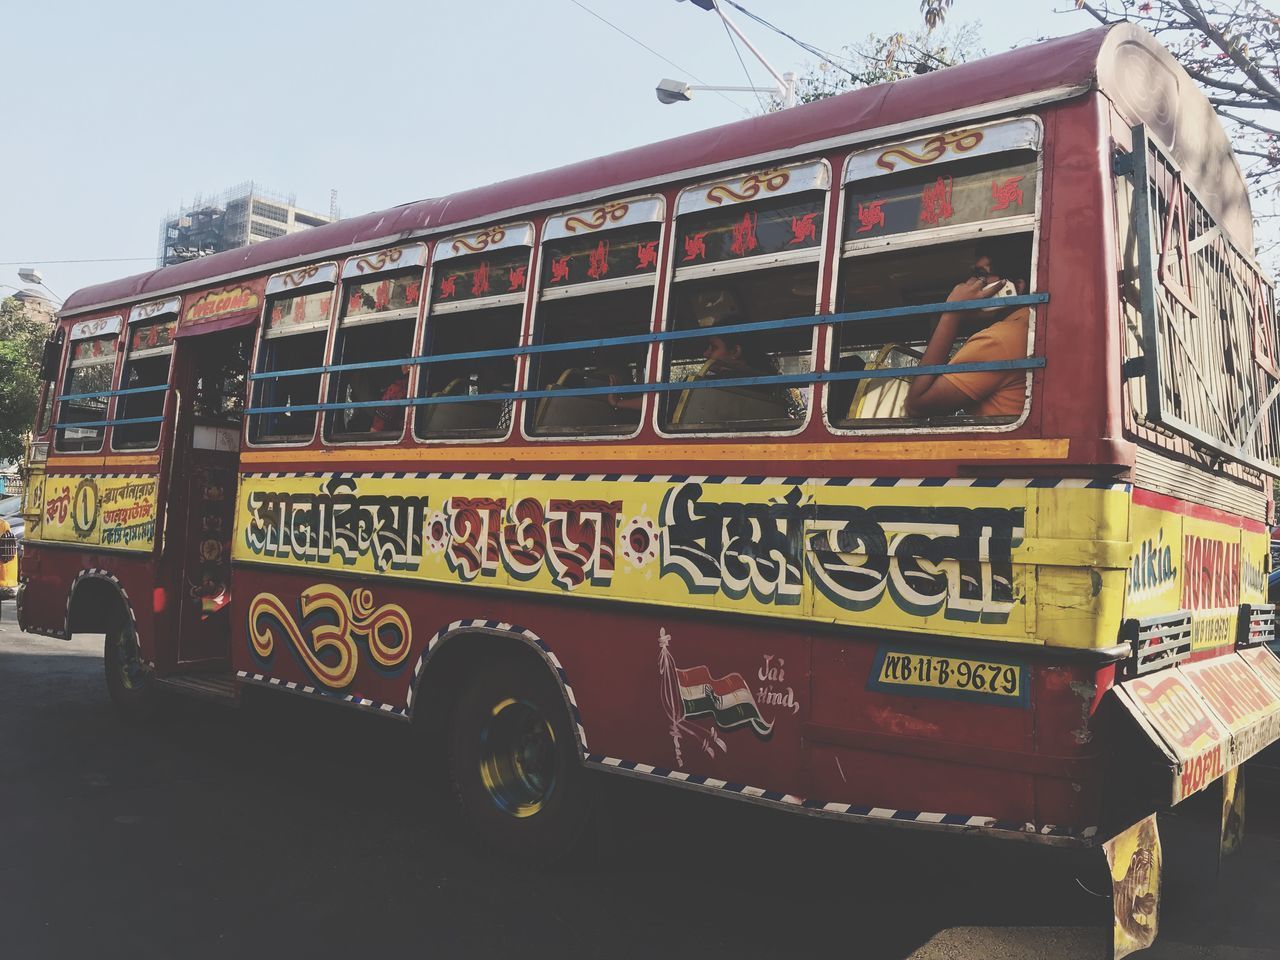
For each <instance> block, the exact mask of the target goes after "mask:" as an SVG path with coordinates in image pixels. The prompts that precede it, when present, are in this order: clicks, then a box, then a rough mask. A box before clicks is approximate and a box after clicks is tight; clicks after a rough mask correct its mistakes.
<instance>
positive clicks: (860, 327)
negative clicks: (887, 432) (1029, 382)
mask: <svg viewBox="0 0 1280 960" xmlns="http://www.w3.org/2000/svg"><path fill="white" fill-rule="evenodd" d="M1030 264H1031V235H1030V234H1011V235H1007V236H1004V237H998V238H994V239H988V240H980V241H978V242H977V243H975V242H974V241H972V240H970V241H957V242H953V243H937V244H929V245H927V246H911V247H909V248H907V249H905V250H903V249H900V250H897V251H891V252H887V253H874V254H861V255H856V256H850V257H846V258H845V260H844V264H843V266H842V268H841V274H842V280H841V300H840V303H841V306H840V309H841V310H844V311H858V310H879V309H885V308H894V307H902V306H909V305H914V304H925V303H940V302H944V301H947V300H957V299H983V298H987V297H989V298H991V299H992V300H993V306H992V308H990V309H984V310H978V311H963V312H956V313H951V314H947V313H944V314H943V315H942V316H941V317H939V316H936V315H935V316H932V317H931V316H927V315H919V316H892V317H888V318H885V319H879V320H867V321H858V322H856V323H843V324H839V325H837V326H836V327H835V328H834V331H833V333H834V339H835V346H836V349H835V351H834V356H833V357H832V363H831V367H832V369H833V370H837V371H845V370H859V369H863V368H865V369H870V370H876V369H894V368H910V367H916V366H920V365H923V364H926V363H928V364H931V365H932V364H944V363H948V362H953V363H971V362H980V361H993V360H994V361H998V360H1013V359H1018V358H1021V357H1025V356H1026V355H1027V330H1028V323H1029V319H1030V313H1029V311H1028V310H1026V309H1025V308H1013V309H1002V308H1000V307H998V306H995V305H994V304H995V303H996V302H997V300H998V298H999V297H1001V296H1009V295H1012V294H1014V293H1024V292H1026V290H1027V277H1028V275H1029V273H1030ZM944 320H945V322H944ZM970 343H972V344H973V346H972V347H970V346H969V344H970ZM926 353H930V356H929V358H928V359H926ZM909 395H910V396H911V402H910V406H909V405H908V396H909ZM1025 399H1026V371H1025V370H1003V371H979V372H969V373H955V374H944V375H942V376H921V377H901V378H899V377H888V378H875V379H860V380H853V381H835V382H833V383H832V384H831V385H830V386H829V387H828V395H827V404H826V407H827V416H828V418H829V419H830V420H831V421H832V423H833V424H835V425H837V426H848V427H854V426H857V427H861V426H872V425H876V424H877V423H880V422H887V421H902V420H908V419H910V420H921V421H922V420H926V419H927V420H929V421H931V422H933V423H940V422H955V423H957V424H959V423H970V422H973V421H975V420H977V419H982V420H983V421H985V422H993V421H994V422H1012V421H1013V420H1015V419H1016V418H1017V417H1018V416H1019V415H1020V414H1021V412H1022V409H1023V405H1024V403H1025Z"/></svg>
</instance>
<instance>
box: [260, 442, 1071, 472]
mask: <svg viewBox="0 0 1280 960" xmlns="http://www.w3.org/2000/svg"><path fill="white" fill-rule="evenodd" d="M1069 446H1070V441H1068V440H1066V439H1054V440H1003V439H991V440H927V441H923V442H919V443H912V442H902V441H898V442H894V443H880V442H874V443H860V442H858V441H856V440H848V441H845V442H842V443H767V444H764V443H761V444H754V443H752V444H726V443H720V444H717V443H671V444H665V443H664V444H648V445H637V446H625V447H619V446H586V445H575V446H567V445H553V444H548V445H546V446H542V445H540V444H539V445H533V446H526V447H509V446H504V445H499V444H494V445H492V446H475V447H420V448H412V449H399V448H397V449H387V448H383V449H378V450H371V449H363V450H332V449H327V448H326V449H320V450H246V451H245V452H244V453H242V454H241V455H240V462H241V463H244V464H247V463H255V464H259V463H268V464H278V463H299V462H303V461H312V460H316V461H321V462H329V463H343V464H346V463H359V462H368V461H377V462H380V463H396V462H403V463H422V462H424V461H430V462H432V463H436V464H440V465H441V466H445V465H447V464H449V463H451V462H458V461H476V460H489V461H495V462H498V461H504V460H505V461H509V462H512V463H519V462H527V461H549V460H575V461H581V462H583V463H590V462H592V461H606V460H614V461H616V460H633V461H636V462H637V467H639V466H640V465H641V464H643V463H646V462H663V461H671V460H680V461H698V460H707V461H717V460H777V461H791V462H800V461H839V460H898V461H912V460H1065V459H1066V457H1067V449H1068V447H1069Z"/></svg>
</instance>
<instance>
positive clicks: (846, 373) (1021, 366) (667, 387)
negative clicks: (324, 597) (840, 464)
mask: <svg viewBox="0 0 1280 960" xmlns="http://www.w3.org/2000/svg"><path fill="white" fill-rule="evenodd" d="M1044 365H1045V361H1044V357H1023V358H1021V359H1018V360H989V361H985V362H982V363H936V364H930V365H929V366H926V367H890V368H886V369H882V370H828V371H824V372H822V373H780V374H770V375H768V376H762V377H728V378H725V379H710V380H685V381H674V382H667V383H622V384H618V385H617V386H609V387H569V388H565V389H555V390H509V391H504V392H501V393H497V392H495V393H478V394H475V395H471V394H458V395H453V396H444V397H406V398H404V399H396V400H362V401H359V402H355V403H300V404H293V405H290V406H285V407H250V408H249V409H247V410H246V411H245V413H247V414H266V413H311V412H313V411H317V410H358V409H360V408H362V407H421V406H427V405H429V404H436V403H475V402H477V401H485V400H488V401H499V400H538V399H541V398H543V397H602V396H611V395H619V394H633V393H670V392H671V391H673V390H706V389H715V388H724V387H758V386H788V387H791V386H808V385H810V384H814V383H831V382H833V381H841V380H882V379H886V378H892V377H902V378H904V379H905V378H907V377H921V376H927V375H930V374H942V373H982V372H990V371H993V370H1037V369H1040V368H1041V367H1043V366H1044Z"/></svg>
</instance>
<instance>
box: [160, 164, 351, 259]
mask: <svg viewBox="0 0 1280 960" xmlns="http://www.w3.org/2000/svg"><path fill="white" fill-rule="evenodd" d="M336 219H338V210H337V192H336V191H334V193H332V194H331V195H330V201H329V214H328V215H327V216H326V215H324V214H321V213H313V212H311V211H310V210H302V209H300V208H299V207H298V206H297V200H296V197H294V195H293V194H288V195H284V194H277V193H272V192H269V191H267V190H263V189H261V188H260V187H259V186H258V185H257V184H256V183H254V182H253V181H249V182H247V183H242V184H240V185H239V186H236V187H232V188H231V189H230V190H227V191H225V192H223V193H221V194H219V195H218V196H216V197H200V196H197V197H196V199H195V200H194V201H193V202H192V203H190V204H189V205H186V206H184V207H183V208H182V209H181V210H180V211H179V212H177V213H171V214H169V215H168V216H166V217H165V218H164V221H163V222H162V223H161V225H160V251H159V253H158V255H157V257H156V260H157V264H158V265H159V266H168V265H169V264H173V263H182V262H183V261H185V260H192V259H194V258H196V257H204V256H208V255H209V254H211V253H221V252H222V251H223V250H231V249H234V248H235V247H244V246H248V245H249V244H251V243H257V242H259V241H261V240H270V239H272V238H273V237H283V236H284V235H285V234H286V233H297V232H298V231H299V230H305V229H306V228H307V227H318V226H320V225H321V224H324V223H332V222H333V221H334V220H336Z"/></svg>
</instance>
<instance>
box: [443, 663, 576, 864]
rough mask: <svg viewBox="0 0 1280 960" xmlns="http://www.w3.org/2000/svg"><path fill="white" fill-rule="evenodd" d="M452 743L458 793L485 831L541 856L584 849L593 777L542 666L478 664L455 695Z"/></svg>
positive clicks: (487, 836) (476, 826) (510, 848)
mask: <svg viewBox="0 0 1280 960" xmlns="http://www.w3.org/2000/svg"><path fill="white" fill-rule="evenodd" d="M448 746H449V774H450V779H451V781H452V785H453V794H454V798H455V799H456V801H457V804H458V807H459V810H460V812H461V815H462V818H463V820H464V821H465V822H466V823H467V825H468V826H469V827H470V828H471V829H472V831H473V832H474V833H475V834H476V835H477V836H478V837H479V838H480V839H481V840H483V841H484V842H486V843H488V844H489V845H491V846H493V847H495V848H497V849H498V850H499V851H500V852H502V853H506V854H508V855H512V856H515V857H517V858H519V859H522V860H527V861H532V862H536V863H542V864H550V863H555V862H558V861H562V860H564V859H566V858H568V857H570V856H571V855H573V854H574V853H577V852H579V851H580V850H581V849H582V847H583V845H584V843H585V841H586V838H587V836H588V833H589V829H588V828H589V826H590V824H591V822H592V820H593V817H592V812H593V809H594V806H595V797H594V787H595V783H594V781H592V780H591V778H590V777H589V775H588V773H587V771H586V770H585V769H584V768H583V766H582V763H581V757H580V754H579V750H578V741H577V737H576V736H575V735H574V728H573V721H572V719H571V717H570V716H569V711H568V709H567V708H566V706H565V702H564V697H563V695H562V694H561V692H560V688H559V686H558V685H557V684H556V682H555V681H554V679H552V677H551V675H550V674H549V673H548V671H547V670H546V669H545V668H544V667H541V666H540V665H537V664H534V663H532V662H531V661H526V660H523V659H504V660H500V661H498V662H495V663H488V664H484V665H482V666H481V667H479V668H478V669H477V670H476V671H474V672H473V673H472V674H471V676H470V678H469V680H468V682H467V683H466V684H465V686H464V687H463V689H462V691H461V692H460V694H459V695H458V698H457V700H456V701H455V703H454V708H453V711H452V716H451V722H450V726H449V734H448Z"/></svg>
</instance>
